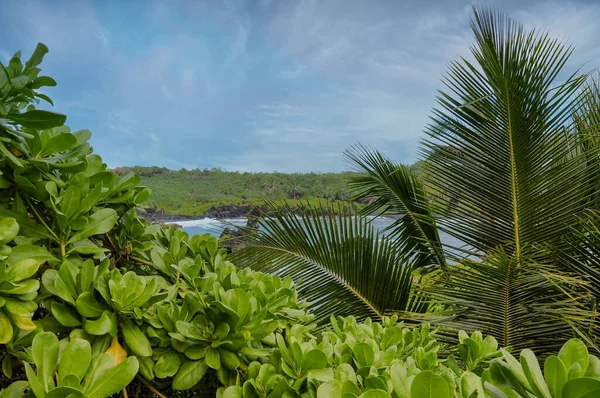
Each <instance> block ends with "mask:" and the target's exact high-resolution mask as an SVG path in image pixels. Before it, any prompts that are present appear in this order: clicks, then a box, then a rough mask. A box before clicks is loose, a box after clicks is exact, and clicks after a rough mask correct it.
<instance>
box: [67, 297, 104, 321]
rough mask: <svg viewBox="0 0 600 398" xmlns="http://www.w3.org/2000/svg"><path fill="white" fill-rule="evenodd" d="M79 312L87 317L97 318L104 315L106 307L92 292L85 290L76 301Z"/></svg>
mask: <svg viewBox="0 0 600 398" xmlns="http://www.w3.org/2000/svg"><path fill="white" fill-rule="evenodd" d="M75 308H77V312H79V313H80V314H81V315H83V316H84V317H86V318H96V317H99V316H101V315H102V313H103V312H104V311H105V310H106V308H105V307H104V306H103V305H102V304H100V303H99V302H98V301H97V300H96V299H95V298H94V294H93V293H92V292H83V293H81V294H80V295H79V297H77V300H76V301H75Z"/></svg>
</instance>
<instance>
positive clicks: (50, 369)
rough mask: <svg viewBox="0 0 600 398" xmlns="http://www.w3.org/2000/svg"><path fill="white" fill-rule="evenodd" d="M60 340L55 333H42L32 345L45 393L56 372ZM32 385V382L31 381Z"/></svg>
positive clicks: (32, 352)
mask: <svg viewBox="0 0 600 398" xmlns="http://www.w3.org/2000/svg"><path fill="white" fill-rule="evenodd" d="M58 350H59V344H58V338H57V337H56V335H55V334H54V333H51V332H42V333H38V334H36V335H35V337H34V338H33V343H32V345H31V356H32V358H33V361H34V362H35V365H36V367H37V374H38V379H39V381H40V384H41V385H42V388H43V389H44V391H48V386H49V384H50V383H51V379H52V377H53V376H54V372H56V367H57V362H58ZM29 382H30V383H31V380H29Z"/></svg>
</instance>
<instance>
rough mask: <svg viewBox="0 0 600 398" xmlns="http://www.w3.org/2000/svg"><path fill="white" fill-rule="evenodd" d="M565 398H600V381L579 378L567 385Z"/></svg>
mask: <svg viewBox="0 0 600 398" xmlns="http://www.w3.org/2000/svg"><path fill="white" fill-rule="evenodd" d="M562 397H563V398H597V397H600V380H598V379H592V378H590V377H579V378H577V379H572V380H569V381H567V382H566V383H565V386H564V387H563V390H562Z"/></svg>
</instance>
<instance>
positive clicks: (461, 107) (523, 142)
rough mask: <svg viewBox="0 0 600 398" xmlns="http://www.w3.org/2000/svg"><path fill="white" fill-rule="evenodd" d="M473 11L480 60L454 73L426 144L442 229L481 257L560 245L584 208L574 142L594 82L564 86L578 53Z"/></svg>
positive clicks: (579, 80)
mask: <svg viewBox="0 0 600 398" xmlns="http://www.w3.org/2000/svg"><path fill="white" fill-rule="evenodd" d="M474 11H475V12H474V18H473V19H472V29H473V32H474V34H475V38H476V43H475V45H474V46H472V47H471V51H472V54H473V56H474V58H475V61H476V62H475V64H473V63H471V62H470V61H468V60H466V59H461V60H460V61H457V62H454V63H452V64H451V65H450V67H449V71H448V74H447V76H446V78H445V79H444V84H445V85H446V87H447V90H448V91H441V92H440V94H439V97H438V108H437V109H434V111H433V116H432V119H433V121H432V123H431V125H430V126H429V127H428V130H427V134H428V138H427V139H426V140H425V141H424V149H423V151H422V153H423V155H424V156H425V157H426V158H427V160H428V168H427V169H428V172H427V173H426V181H428V182H429V183H430V185H431V186H432V187H433V188H434V189H437V190H439V191H440V192H441V193H444V195H440V196H441V197H442V198H446V199H442V200H441V203H440V207H444V208H447V209H449V214H448V217H444V218H442V219H440V220H438V225H439V226H440V228H441V229H442V230H444V231H446V232H447V233H449V234H450V235H452V236H454V237H456V238H457V239H459V240H461V241H463V242H465V243H467V244H468V245H470V246H471V247H473V249H475V250H476V251H480V252H489V251H491V250H493V249H494V248H495V247H497V246H499V245H503V246H504V247H505V248H506V250H507V251H508V252H509V253H512V254H513V255H515V256H516V257H518V256H520V255H521V252H522V249H523V248H525V247H533V246H532V245H533V244H535V243H539V242H548V241H556V240H558V239H559V238H560V237H562V235H563V234H564V233H566V232H567V231H568V225H569V223H571V222H572V221H573V220H575V219H576V217H577V216H578V215H580V214H581V212H582V211H583V209H584V207H585V206H584V205H583V203H584V202H585V200H584V199H585V197H586V195H589V191H588V190H587V189H586V188H587V184H588V178H589V174H588V170H587V168H586V162H585V155H584V154H583V153H582V151H575V152H574V151H573V146H575V145H578V142H577V140H576V139H574V137H573V135H572V134H565V131H567V132H569V131H571V130H572V125H573V120H572V118H571V116H572V114H573V112H574V111H577V110H578V109H580V108H581V107H582V106H583V105H582V104H583V102H584V100H583V95H582V94H581V90H580V89H581V87H582V84H583V83H584V82H585V76H578V75H576V74H574V75H572V76H570V77H569V78H568V79H566V81H565V82H562V83H556V82H555V80H556V78H557V76H558V74H559V73H560V72H561V70H562V69H563V66H564V65H565V63H566V62H567V60H568V58H569V56H570V55H571V52H572V50H571V48H570V47H568V46H565V45H564V44H562V43H561V42H560V41H558V40H555V39H552V38H551V37H550V36H549V35H548V34H546V33H539V32H537V31H535V30H532V31H527V30H525V29H524V28H523V27H522V26H520V25H518V24H517V23H516V22H514V21H513V20H511V19H509V18H507V17H505V16H503V15H502V14H499V13H495V12H492V11H487V10H484V9H477V8H476V9H475V10H474ZM574 154H575V155H574ZM450 199H452V200H454V201H455V203H449V201H450Z"/></svg>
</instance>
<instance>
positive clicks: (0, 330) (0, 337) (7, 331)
mask: <svg viewBox="0 0 600 398" xmlns="http://www.w3.org/2000/svg"><path fill="white" fill-rule="evenodd" d="M12 337H13V327H12V324H11V323H10V319H9V318H8V316H7V315H6V313H5V312H4V310H3V309H2V308H0V344H8V342H9V341H10V340H11V339H12Z"/></svg>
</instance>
